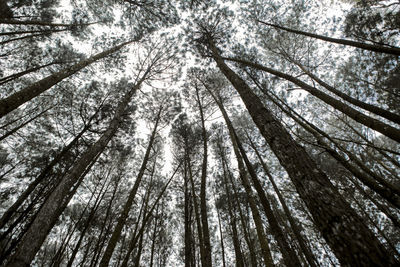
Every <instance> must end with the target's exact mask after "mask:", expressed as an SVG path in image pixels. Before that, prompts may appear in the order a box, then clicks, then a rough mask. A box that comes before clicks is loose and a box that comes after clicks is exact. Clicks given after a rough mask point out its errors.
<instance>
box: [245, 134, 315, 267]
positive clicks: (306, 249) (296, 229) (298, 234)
mask: <svg viewBox="0 0 400 267" xmlns="http://www.w3.org/2000/svg"><path fill="white" fill-rule="evenodd" d="M246 135H247V138H248V140H249V142H250V146H251V147H252V148H253V150H254V152H255V153H256V155H257V158H258V160H259V162H260V163H261V166H262V167H263V170H264V173H265V174H266V175H267V177H268V179H269V181H270V182H271V184H272V187H273V188H274V191H275V193H276V195H277V196H278V199H279V202H280V203H281V205H282V208H283V210H284V212H285V214H286V217H287V218H288V221H289V223H290V226H291V229H292V230H293V233H294V235H295V236H296V238H297V241H298V242H299V245H300V248H301V250H302V252H303V254H304V256H305V257H306V259H307V262H308V264H309V266H313V267H317V265H318V261H317V259H316V258H315V256H314V254H313V253H312V252H311V250H310V249H309V247H308V246H307V245H306V242H305V240H304V238H303V237H302V235H301V229H300V227H299V225H298V224H297V223H296V221H295V219H294V218H293V217H292V214H291V212H290V210H289V207H288V206H287V205H286V201H285V199H284V198H283V196H282V194H281V192H280V191H279V188H278V186H277V185H276V183H275V179H274V178H273V177H272V175H271V173H270V172H269V169H268V167H267V165H266V164H265V162H264V160H263V158H262V157H261V155H260V153H259V152H258V149H257V148H256V146H255V144H254V143H253V141H252V140H251V138H250V136H249V135H248V133H247V132H246Z"/></svg>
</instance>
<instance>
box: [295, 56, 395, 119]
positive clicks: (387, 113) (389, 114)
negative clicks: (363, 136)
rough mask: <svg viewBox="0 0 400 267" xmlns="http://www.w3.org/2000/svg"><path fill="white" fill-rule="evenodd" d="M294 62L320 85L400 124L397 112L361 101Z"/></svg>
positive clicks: (358, 105) (354, 103) (352, 102)
mask: <svg viewBox="0 0 400 267" xmlns="http://www.w3.org/2000/svg"><path fill="white" fill-rule="evenodd" d="M291 61H292V62H294V63H295V64H296V65H297V66H299V67H300V69H301V70H302V71H303V72H304V73H305V74H307V75H308V76H309V77H310V78H311V79H313V80H314V81H316V82H317V83H318V84H319V85H321V86H323V87H324V88H326V89H327V90H328V91H329V92H331V93H334V94H335V95H337V96H339V97H341V98H342V99H344V100H346V101H347V102H349V103H351V104H353V105H355V106H357V107H360V108H362V109H365V110H368V111H370V112H372V113H374V114H376V115H378V116H381V117H383V118H385V119H387V120H390V121H392V122H394V123H397V124H400V115H398V114H395V113H393V112H390V111H388V110H386V109H383V108H380V107H378V106H375V105H372V104H368V103H365V102H363V101H360V100H358V99H356V98H353V97H351V96H349V95H347V94H345V93H342V92H341V91H340V90H338V89H336V88H335V87H333V86H331V85H329V84H328V83H326V82H324V81H323V80H321V79H320V78H318V77H317V76H316V75H314V74H312V73H311V72H310V71H309V70H307V69H306V68H305V67H304V66H303V65H302V64H300V63H299V62H296V61H294V60H291Z"/></svg>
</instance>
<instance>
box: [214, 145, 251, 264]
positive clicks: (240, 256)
mask: <svg viewBox="0 0 400 267" xmlns="http://www.w3.org/2000/svg"><path fill="white" fill-rule="evenodd" d="M219 149H220V156H221V157H225V155H224V153H223V151H222V149H223V148H222V147H219ZM221 161H222V170H223V175H224V187H225V192H226V196H227V198H228V213H229V218H230V224H231V228H232V241H233V248H234V251H235V263H236V266H237V267H244V266H245V264H244V258H243V254H242V251H241V248H240V241H239V234H238V231H237V225H236V216H235V215H234V214H233V211H234V209H233V205H232V199H231V192H230V191H229V188H228V184H229V183H228V180H227V177H226V175H227V174H226V172H227V170H226V165H225V158H224V159H222V158H221Z"/></svg>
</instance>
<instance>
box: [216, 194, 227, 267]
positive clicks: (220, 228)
mask: <svg viewBox="0 0 400 267" xmlns="http://www.w3.org/2000/svg"><path fill="white" fill-rule="evenodd" d="M228 201H229V200H228ZM216 209H217V218H218V230H219V235H220V242H221V257H222V267H226V260H225V245H224V235H223V232H222V224H221V215H220V213H219V209H218V207H216Z"/></svg>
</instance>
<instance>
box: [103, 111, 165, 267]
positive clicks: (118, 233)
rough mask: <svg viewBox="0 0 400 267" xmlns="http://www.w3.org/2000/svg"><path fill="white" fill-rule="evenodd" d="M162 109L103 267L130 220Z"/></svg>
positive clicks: (107, 249) (104, 257) (104, 255)
mask: <svg viewBox="0 0 400 267" xmlns="http://www.w3.org/2000/svg"><path fill="white" fill-rule="evenodd" d="M162 109H163V108H162V107H161V108H160V109H159V112H158V114H157V118H156V122H155V124H154V127H153V131H152V133H151V136H150V139H149V144H148V146H147V149H146V153H145V155H144V157H143V162H142V165H141V166H140V170H139V173H138V176H137V178H136V181H135V184H134V185H133V187H132V189H131V191H130V192H129V196H128V199H127V200H126V202H125V205H124V207H123V209H122V211H121V213H120V215H119V218H118V222H117V225H116V226H115V228H114V231H113V233H112V235H111V237H110V241H109V242H108V244H107V247H106V250H105V251H104V254H103V258H102V259H101V261H100V264H99V266H101V267H107V266H108V264H109V262H110V259H111V256H112V254H113V252H114V249H115V246H116V245H117V243H118V240H119V238H120V236H121V232H122V228H123V227H124V225H125V222H126V219H127V218H128V215H129V211H130V210H131V208H132V205H133V200H134V199H135V196H136V192H137V190H138V188H139V185H140V183H141V181H142V178H143V175H144V173H145V171H146V166H147V162H148V161H149V158H150V153H151V150H152V148H153V143H154V140H155V138H156V133H157V127H158V123H159V121H160V118H161V111H162Z"/></svg>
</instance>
